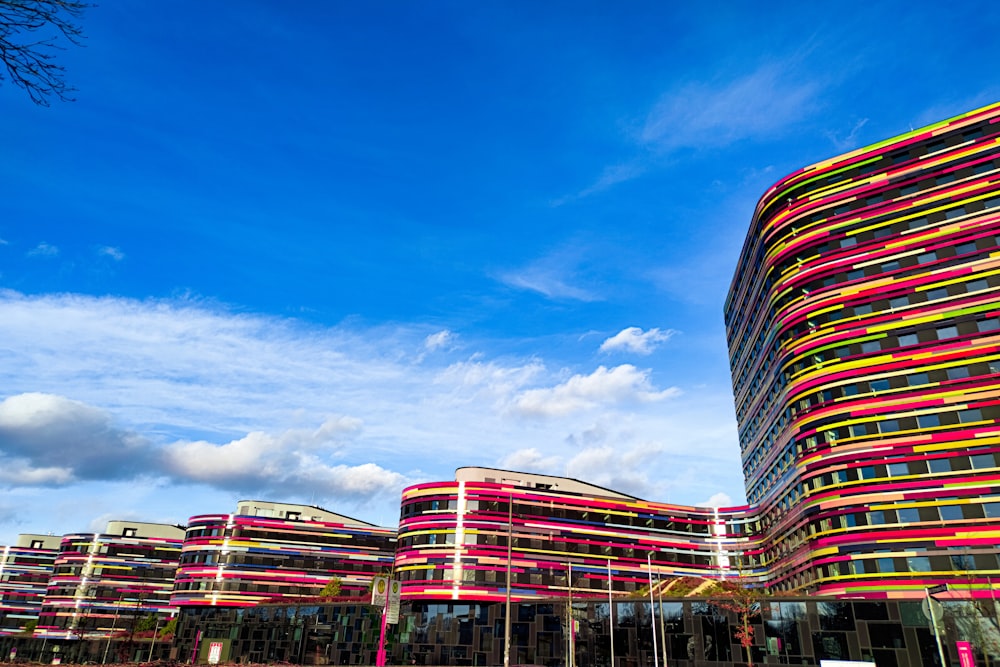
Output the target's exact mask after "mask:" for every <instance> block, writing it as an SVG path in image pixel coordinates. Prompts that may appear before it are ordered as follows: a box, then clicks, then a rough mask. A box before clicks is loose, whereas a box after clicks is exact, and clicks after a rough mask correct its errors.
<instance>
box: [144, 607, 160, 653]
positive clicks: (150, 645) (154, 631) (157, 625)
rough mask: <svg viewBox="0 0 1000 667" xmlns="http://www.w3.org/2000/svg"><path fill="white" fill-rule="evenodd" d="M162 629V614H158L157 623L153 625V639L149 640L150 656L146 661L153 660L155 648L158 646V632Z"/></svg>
mask: <svg viewBox="0 0 1000 667" xmlns="http://www.w3.org/2000/svg"><path fill="white" fill-rule="evenodd" d="M159 631H160V615H159V614H157V615H156V625H155V626H154V627H153V637H152V641H150V642H149V657H148V658H146V662H153V649H154V648H155V647H156V633H157V632H159Z"/></svg>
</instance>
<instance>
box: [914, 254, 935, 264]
mask: <svg viewBox="0 0 1000 667" xmlns="http://www.w3.org/2000/svg"><path fill="white" fill-rule="evenodd" d="M935 259H937V253H934V252H925V253H923V254H922V255H917V264H927V263H928V262H933V261H934V260H935Z"/></svg>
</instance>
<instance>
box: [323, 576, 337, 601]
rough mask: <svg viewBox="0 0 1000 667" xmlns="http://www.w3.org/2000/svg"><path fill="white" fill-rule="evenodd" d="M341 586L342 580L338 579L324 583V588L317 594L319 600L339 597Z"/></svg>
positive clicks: (334, 578)
mask: <svg viewBox="0 0 1000 667" xmlns="http://www.w3.org/2000/svg"><path fill="white" fill-rule="evenodd" d="M342 584H343V580H341V579H340V577H333V578H332V579H330V581H328V582H326V586H324V587H323V590H321V591H320V592H319V596H320V597H321V598H335V597H337V596H338V595H340V587H341V585H342Z"/></svg>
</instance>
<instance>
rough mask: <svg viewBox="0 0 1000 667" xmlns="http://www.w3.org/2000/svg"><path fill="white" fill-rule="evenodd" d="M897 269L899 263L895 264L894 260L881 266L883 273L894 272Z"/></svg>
mask: <svg viewBox="0 0 1000 667" xmlns="http://www.w3.org/2000/svg"><path fill="white" fill-rule="evenodd" d="M898 268H899V262H897V261H896V260H892V261H891V262H886V263H885V264H883V265H882V271H883V272H888V271H895V270H896V269H898Z"/></svg>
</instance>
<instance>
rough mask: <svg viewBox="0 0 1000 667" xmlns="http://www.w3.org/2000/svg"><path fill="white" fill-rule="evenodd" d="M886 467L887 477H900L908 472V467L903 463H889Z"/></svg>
mask: <svg viewBox="0 0 1000 667" xmlns="http://www.w3.org/2000/svg"><path fill="white" fill-rule="evenodd" d="M886 468H887V469H888V470H889V477H902V476H903V475H909V474H910V469H909V467H908V466H907V465H906V464H905V463H890V464H889V465H888V466H886Z"/></svg>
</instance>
